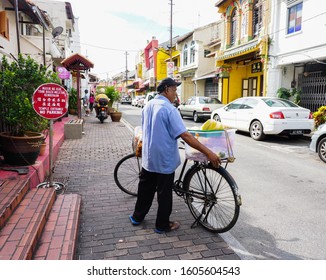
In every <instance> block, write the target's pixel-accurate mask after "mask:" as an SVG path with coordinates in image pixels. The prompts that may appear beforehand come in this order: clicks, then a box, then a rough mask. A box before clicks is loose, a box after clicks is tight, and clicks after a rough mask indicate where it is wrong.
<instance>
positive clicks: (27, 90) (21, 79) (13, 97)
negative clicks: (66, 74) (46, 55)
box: [0, 55, 60, 136]
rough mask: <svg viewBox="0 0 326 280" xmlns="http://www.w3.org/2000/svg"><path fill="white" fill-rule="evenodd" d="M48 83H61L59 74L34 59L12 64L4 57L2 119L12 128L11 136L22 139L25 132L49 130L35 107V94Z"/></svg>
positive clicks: (0, 91)
mask: <svg viewBox="0 0 326 280" xmlns="http://www.w3.org/2000/svg"><path fill="white" fill-rule="evenodd" d="M44 83H58V84H60V79H59V78H58V76H57V74H56V73H53V72H51V71H47V69H46V67H44V66H43V65H39V64H38V63H37V62H36V61H35V60H33V59H32V58H30V57H26V58H25V57H23V56H22V55H19V56H18V59H17V60H14V61H12V62H11V63H9V62H8V60H7V58H6V56H3V57H2V69H1V71H0V101H1V106H2V110H0V118H1V119H2V120H3V121H4V123H5V124H6V125H8V126H9V127H10V130H11V131H10V133H11V135H15V136H21V135H24V132H25V131H32V132H42V131H44V130H45V129H47V127H48V120H47V119H44V118H42V117H41V116H39V115H38V114H37V113H36V112H35V110H34V108H33V104H32V97H33V93H34V91H35V90H36V89H37V88H38V87H39V86H40V85H41V84H44Z"/></svg>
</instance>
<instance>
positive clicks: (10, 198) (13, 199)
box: [0, 178, 29, 230]
mask: <svg viewBox="0 0 326 280" xmlns="http://www.w3.org/2000/svg"><path fill="white" fill-rule="evenodd" d="M28 190H29V184H28V183H27V182H26V180H20V179H16V178H14V179H6V180H4V181H2V183H1V186H0V230H1V229H2V228H3V227H4V226H5V223H6V222H7V220H8V219H9V217H10V216H11V214H12V213H13V212H14V210H15V209H16V208H17V206H18V205H19V203H20V202H21V201H22V199H23V198H24V196H25V195H26V193H27V192H28Z"/></svg>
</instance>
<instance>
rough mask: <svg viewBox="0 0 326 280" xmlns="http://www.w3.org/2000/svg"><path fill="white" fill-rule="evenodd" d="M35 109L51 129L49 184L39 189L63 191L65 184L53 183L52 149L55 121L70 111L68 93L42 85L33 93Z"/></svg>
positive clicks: (52, 85)
mask: <svg viewBox="0 0 326 280" xmlns="http://www.w3.org/2000/svg"><path fill="white" fill-rule="evenodd" d="M32 103H33V108H34V110H35V112H36V113H37V114H38V115H40V116H41V117H43V118H45V119H48V120H50V127H49V169H50V170H49V182H48V183H47V182H45V183H41V184H40V185H38V187H42V186H44V187H55V188H56V190H57V189H61V188H62V187H63V184H61V183H58V182H55V183H54V182H53V178H52V176H53V175H52V166H53V160H52V157H53V156H52V152H53V151H52V148H53V120H54V119H58V118H61V117H63V116H64V115H65V114H66V113H67V111H68V93H67V91H66V90H65V88H64V87H62V86H60V85H58V84H54V83H48V84H42V85H40V86H39V87H38V88H37V89H36V90H35V91H34V93H33V100H32Z"/></svg>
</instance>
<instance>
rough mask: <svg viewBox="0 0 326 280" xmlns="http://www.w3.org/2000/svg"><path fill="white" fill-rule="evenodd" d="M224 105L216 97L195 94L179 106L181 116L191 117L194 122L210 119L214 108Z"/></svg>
mask: <svg viewBox="0 0 326 280" xmlns="http://www.w3.org/2000/svg"><path fill="white" fill-rule="evenodd" d="M222 106H224V105H223V104H222V102H221V101H220V100H218V99H217V98H216V97H206V96H193V97H191V98H189V99H188V100H187V101H186V102H184V103H181V105H180V106H179V107H178V110H179V112H180V115H181V117H191V118H193V119H194V122H199V120H200V119H209V118H210V117H211V113H212V111H213V110H215V109H217V108H220V107H222Z"/></svg>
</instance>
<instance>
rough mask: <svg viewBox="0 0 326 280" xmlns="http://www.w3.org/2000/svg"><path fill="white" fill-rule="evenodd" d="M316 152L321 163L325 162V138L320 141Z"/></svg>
mask: <svg viewBox="0 0 326 280" xmlns="http://www.w3.org/2000/svg"><path fill="white" fill-rule="evenodd" d="M317 152H318V155H319V157H320V159H321V160H322V161H323V162H326V137H324V138H323V139H321V140H320V142H319V143H318V146H317Z"/></svg>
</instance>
